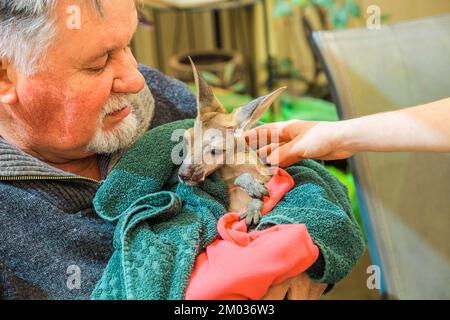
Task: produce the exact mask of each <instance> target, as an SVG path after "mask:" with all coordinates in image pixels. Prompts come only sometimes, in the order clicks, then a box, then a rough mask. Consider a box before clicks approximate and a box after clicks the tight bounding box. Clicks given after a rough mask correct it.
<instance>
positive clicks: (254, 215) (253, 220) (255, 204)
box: [239, 199, 263, 227]
mask: <svg viewBox="0 0 450 320" xmlns="http://www.w3.org/2000/svg"><path fill="white" fill-rule="evenodd" d="M262 206H263V202H262V201H261V200H260V199H251V200H250V202H249V203H248V204H247V207H246V208H245V211H244V212H242V213H241V214H240V216H239V218H240V219H244V218H245V224H246V225H247V227H249V226H250V225H252V224H254V225H256V224H258V223H259V220H260V219H261V208H262Z"/></svg>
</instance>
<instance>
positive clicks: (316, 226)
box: [92, 119, 364, 300]
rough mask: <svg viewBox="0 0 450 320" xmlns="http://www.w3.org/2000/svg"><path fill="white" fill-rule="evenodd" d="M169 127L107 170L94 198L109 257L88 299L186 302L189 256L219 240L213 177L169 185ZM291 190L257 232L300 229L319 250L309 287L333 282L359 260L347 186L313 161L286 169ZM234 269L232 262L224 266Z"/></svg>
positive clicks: (222, 194)
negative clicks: (105, 226) (108, 225)
mask: <svg viewBox="0 0 450 320" xmlns="http://www.w3.org/2000/svg"><path fill="white" fill-rule="evenodd" d="M192 126H193V119H189V120H182V121H176V122H172V123H169V124H166V125H163V126H160V127H157V128H155V129H152V130H150V131H149V132H147V133H146V134H145V135H144V136H142V137H141V138H140V139H139V140H138V141H137V142H136V143H135V144H134V145H133V146H131V148H130V149H129V150H128V152H127V153H126V154H125V155H124V156H123V157H122V158H121V159H120V161H119V162H118V163H117V165H116V166H115V167H114V168H113V170H112V171H111V173H110V174H109V176H108V178H107V179H106V180H105V181H104V183H103V184H102V186H101V187H100V189H99V190H98V192H97V194H96V196H95V198H94V207H95V210H96V212H97V213H98V214H99V215H100V216H101V217H102V218H104V219H106V220H108V221H111V222H117V228H116V232H115V235H114V243H113V245H114V253H113V256H112V257H111V259H110V261H109V263H108V265H107V267H106V269H105V271H104V273H103V276H102V278H101V279H100V280H99V282H98V283H97V286H96V288H95V290H94V292H93V293H92V298H93V299H174V300H180V299H183V298H184V294H185V291H186V288H187V284H188V282H189V278H190V275H191V272H192V270H193V266H194V262H195V257H196V256H197V255H198V254H199V253H200V252H201V251H203V250H204V249H205V248H206V247H207V246H208V245H209V244H210V243H211V242H212V241H213V240H214V239H216V238H217V236H218V234H217V230H216V223H217V220H218V219H219V218H220V217H221V216H222V215H223V214H225V213H226V211H227V210H226V208H227V206H228V202H229V199H228V191H227V186H226V184H225V183H224V181H223V180H222V179H221V178H220V176H219V174H218V173H217V172H215V173H213V174H211V175H210V176H209V177H208V178H207V179H206V180H205V182H204V183H203V184H202V185H201V186H199V187H191V186H188V185H185V184H182V183H178V181H177V180H174V179H171V177H174V175H175V174H176V172H177V169H178V168H177V166H176V165H175V164H173V162H172V161H171V153H172V150H173V148H174V146H175V145H177V144H179V141H171V136H172V133H173V131H174V130H175V129H187V128H190V127H192ZM286 170H287V171H288V172H289V173H290V174H291V175H292V176H293V178H294V179H295V181H296V187H294V188H293V189H292V190H291V191H290V192H289V193H287V194H286V195H285V197H284V198H283V199H282V200H281V201H280V202H279V204H278V205H277V206H276V207H275V208H274V209H273V210H272V211H271V212H270V213H268V214H267V215H265V216H264V217H263V218H262V219H261V221H260V223H259V224H258V226H257V227H256V229H257V230H261V229H264V228H268V227H270V226H272V225H275V224H281V223H283V224H284V223H304V224H306V226H307V228H308V230H309V232H310V234H311V237H312V239H313V241H314V242H315V243H316V244H317V245H318V247H319V248H320V251H321V255H320V258H319V259H318V260H317V261H316V263H315V264H314V265H313V266H312V267H311V268H310V269H309V270H308V271H307V272H308V274H309V275H310V276H311V277H312V278H313V279H315V280H317V281H320V282H323V283H336V282H338V281H339V280H341V279H342V278H343V277H345V276H346V275H347V274H348V273H349V272H350V271H351V269H352V268H353V266H354V265H355V264H356V262H357V261H358V259H359V258H360V257H361V255H362V253H363V250H364V241H363V239H362V235H361V232H360V230H359V227H358V225H357V223H356V222H355V220H354V218H353V215H352V214H351V206H350V202H349V199H348V196H347V192H346V189H345V186H343V185H342V184H341V183H340V182H339V181H338V180H337V179H335V178H334V177H333V176H332V175H331V174H330V173H329V172H328V171H326V169H325V168H324V167H323V166H321V165H320V164H318V163H317V162H315V161H312V160H303V161H301V162H300V163H298V164H296V165H294V166H291V167H289V168H287V169H286ZM230 263H232V258H231V259H230Z"/></svg>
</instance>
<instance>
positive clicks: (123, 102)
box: [101, 93, 137, 118]
mask: <svg viewBox="0 0 450 320" xmlns="http://www.w3.org/2000/svg"><path fill="white" fill-rule="evenodd" d="M136 96H137V95H136V94H132V93H127V94H112V95H111V96H110V97H109V99H108V101H106V103H105V106H104V107H103V109H102V112H101V116H102V118H103V117H105V116H106V115H108V114H111V113H113V112H116V111H119V110H121V109H123V108H124V107H127V106H131V108H132V109H134V103H135V101H136Z"/></svg>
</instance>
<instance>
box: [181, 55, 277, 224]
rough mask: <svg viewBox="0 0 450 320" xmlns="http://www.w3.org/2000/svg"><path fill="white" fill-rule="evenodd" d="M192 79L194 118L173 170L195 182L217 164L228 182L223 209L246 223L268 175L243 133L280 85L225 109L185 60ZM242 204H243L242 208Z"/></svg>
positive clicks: (255, 218)
mask: <svg viewBox="0 0 450 320" xmlns="http://www.w3.org/2000/svg"><path fill="white" fill-rule="evenodd" d="M191 64H192V68H193V71H194V77H195V83H196V85H197V118H196V120H195V124H194V127H193V128H190V129H189V130H187V131H186V132H185V134H184V144H185V158H184V160H183V163H182V164H181V166H180V168H179V171H178V178H179V180H180V181H181V182H184V183H186V184H189V185H198V184H200V183H201V182H202V181H204V180H205V178H206V177H207V176H208V175H209V174H211V173H212V172H214V171H216V170H220V171H219V172H220V174H221V176H222V178H223V180H224V181H225V182H226V184H227V185H228V189H229V194H230V205H229V208H228V210H229V211H233V212H240V218H241V219H243V218H245V219H246V223H247V225H250V224H257V223H258V222H259V219H260V214H261V208H262V205H263V201H262V199H263V197H264V196H265V195H268V191H267V189H266V187H265V184H266V183H267V182H268V181H269V180H270V178H271V176H272V175H273V170H272V169H271V168H270V167H267V166H266V165H265V164H264V163H263V162H262V161H261V159H260V158H259V156H258V154H257V153H256V152H255V151H254V150H253V149H252V148H250V147H249V145H248V144H247V142H246V141H245V139H244V135H243V133H244V132H245V131H246V130H248V129H250V128H251V126H252V125H253V124H254V123H255V122H256V121H258V120H259V118H260V117H261V116H262V115H263V113H264V112H265V111H266V110H267V108H268V107H269V106H270V105H271V104H272V102H273V101H274V100H275V99H276V98H277V97H278V96H280V94H281V93H282V92H283V91H284V90H285V87H283V88H280V89H278V90H276V91H274V92H273V93H271V94H269V95H266V96H263V97H260V98H257V99H255V100H253V101H252V102H250V103H248V104H247V105H245V106H243V107H240V108H237V109H235V110H234V111H233V112H232V113H228V112H227V111H226V109H225V108H224V106H223V105H222V104H221V103H220V102H219V101H218V100H217V98H216V97H215V95H214V93H213V92H212V90H211V88H210V87H209V85H208V84H207V83H206V81H205V80H204V79H203V77H202V76H201V74H200V73H199V72H198V71H197V69H196V67H195V65H194V63H193V62H192V60H191ZM242 209H243V210H242Z"/></svg>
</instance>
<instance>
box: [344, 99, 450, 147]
mask: <svg viewBox="0 0 450 320" xmlns="http://www.w3.org/2000/svg"><path fill="white" fill-rule="evenodd" d="M341 124H342V126H341V127H342V138H341V141H342V143H343V144H344V148H346V149H351V150H353V151H354V152H361V151H384V152H389V151H417V152H420V151H426V152H450V98H447V99H443V100H439V101H436V102H432V103H428V104H424V105H420V106H417V107H412V108H406V109H402V110H398V111H392V112H385V113H379V114H374V115H370V116H365V117H361V118H356V119H351V120H346V121H342V122H341Z"/></svg>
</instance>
